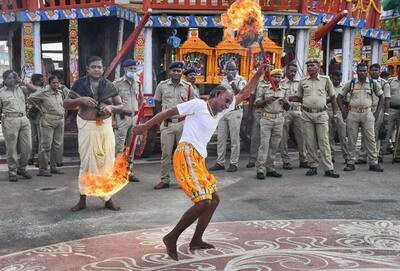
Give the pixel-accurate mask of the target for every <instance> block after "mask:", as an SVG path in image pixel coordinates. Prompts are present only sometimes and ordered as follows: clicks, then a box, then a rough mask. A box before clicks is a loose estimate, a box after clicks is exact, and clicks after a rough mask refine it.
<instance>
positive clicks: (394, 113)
mask: <svg viewBox="0 0 400 271" xmlns="http://www.w3.org/2000/svg"><path fill="white" fill-rule="evenodd" d="M388 121H389V125H388V133H387V136H386V139H385V140H382V141H381V146H380V155H381V156H383V155H384V154H385V152H386V150H387V148H388V147H389V144H390V142H389V139H390V138H392V136H393V133H394V132H395V128H396V123H399V122H400V110H398V109H393V108H390V109H389V120H388ZM394 136H396V135H394ZM395 140H396V139H395ZM393 142H394V141H393ZM397 146H398V148H397V150H398V151H397V155H399V153H400V144H397Z"/></svg>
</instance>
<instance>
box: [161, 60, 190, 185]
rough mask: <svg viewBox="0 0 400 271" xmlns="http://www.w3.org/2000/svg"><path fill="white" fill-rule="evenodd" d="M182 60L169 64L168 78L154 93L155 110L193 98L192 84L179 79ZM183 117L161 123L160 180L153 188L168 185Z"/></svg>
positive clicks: (167, 107)
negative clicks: (173, 152)
mask: <svg viewBox="0 0 400 271" xmlns="http://www.w3.org/2000/svg"><path fill="white" fill-rule="evenodd" d="M183 66H184V64H183V62H178V61H177V62H173V63H171V65H170V66H169V75H170V79H168V80H165V81H161V82H160V83H159V84H158V86H157V88H156V92H155V95H154V100H155V105H156V111H157V112H160V111H165V110H167V109H170V108H172V107H174V106H176V105H177V104H180V103H183V102H186V101H188V100H190V99H193V97H194V96H193V90H192V86H191V85H190V84H189V83H188V82H186V81H184V80H181V77H182V71H183ZM183 121H184V118H180V117H179V116H175V117H173V118H170V119H167V120H165V121H163V122H162V123H161V126H160V131H161V138H160V140H161V182H159V183H158V184H157V185H156V186H154V189H164V188H168V187H169V183H170V168H171V157H172V151H173V148H174V145H175V142H178V141H179V139H180V137H181V135H182V131H183Z"/></svg>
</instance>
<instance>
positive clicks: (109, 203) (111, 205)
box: [104, 199, 121, 211]
mask: <svg viewBox="0 0 400 271" xmlns="http://www.w3.org/2000/svg"><path fill="white" fill-rule="evenodd" d="M104 207H105V208H106V209H109V210H111V211H119V210H121V208H120V207H117V206H114V203H113V202H112V200H111V199H110V200H108V201H106V203H105V204H104Z"/></svg>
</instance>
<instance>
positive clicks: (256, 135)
mask: <svg viewBox="0 0 400 271" xmlns="http://www.w3.org/2000/svg"><path fill="white" fill-rule="evenodd" d="M256 95H257V88H256V89H255V94H254V96H255V97H256ZM255 97H254V101H255ZM263 111H264V110H263V109H261V108H256V107H255V105H253V108H252V112H251V113H250V114H252V124H251V135H250V152H249V163H256V162H257V155H258V149H259V147H260V119H261V115H262V113H263ZM256 166H257V165H256Z"/></svg>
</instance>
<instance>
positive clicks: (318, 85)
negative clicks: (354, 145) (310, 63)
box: [298, 75, 335, 170]
mask: <svg viewBox="0 0 400 271" xmlns="http://www.w3.org/2000/svg"><path fill="white" fill-rule="evenodd" d="M334 95H335V90H334V89H333V85H332V82H331V80H330V79H329V77H327V76H324V75H318V76H317V78H316V79H312V78H310V77H306V78H303V79H301V80H300V82H299V89H298V96H299V97H300V98H303V111H302V116H301V117H302V120H303V131H304V136H305V142H306V149H307V160H308V162H309V165H310V167H312V168H317V167H318V164H319V162H318V161H319V158H318V149H319V151H320V154H321V162H322V165H323V167H324V168H325V170H333V163H332V158H331V148H330V145H329V125H328V122H329V116H328V112H327V111H326V109H327V103H326V100H327V98H328V97H332V96H334Z"/></svg>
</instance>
